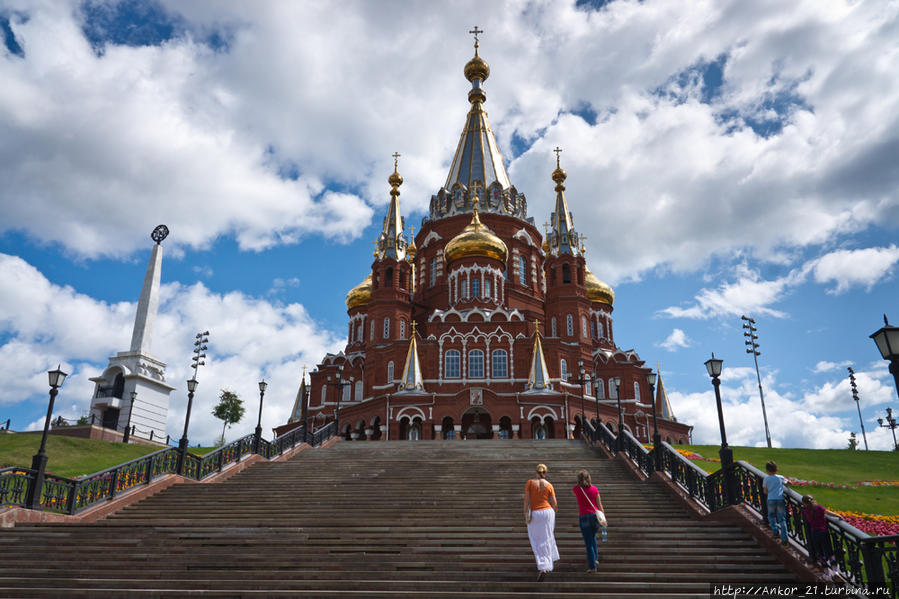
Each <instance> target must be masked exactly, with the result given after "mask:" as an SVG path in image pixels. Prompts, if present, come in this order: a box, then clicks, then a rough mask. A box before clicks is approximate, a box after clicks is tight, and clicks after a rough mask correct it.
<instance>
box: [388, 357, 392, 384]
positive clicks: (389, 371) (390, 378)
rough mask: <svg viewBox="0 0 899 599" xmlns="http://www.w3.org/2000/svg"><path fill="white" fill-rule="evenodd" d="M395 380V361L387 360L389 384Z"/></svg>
mask: <svg viewBox="0 0 899 599" xmlns="http://www.w3.org/2000/svg"><path fill="white" fill-rule="evenodd" d="M392 382H393V361H392V360H391V361H390V362H387V384H388V385H389V384H390V383H392Z"/></svg>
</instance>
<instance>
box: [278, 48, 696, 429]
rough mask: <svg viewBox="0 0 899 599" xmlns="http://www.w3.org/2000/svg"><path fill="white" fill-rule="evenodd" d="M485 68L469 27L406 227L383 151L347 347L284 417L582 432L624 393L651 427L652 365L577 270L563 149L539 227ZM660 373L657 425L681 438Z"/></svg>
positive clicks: (629, 423)
mask: <svg viewBox="0 0 899 599" xmlns="http://www.w3.org/2000/svg"><path fill="white" fill-rule="evenodd" d="M489 74H490V67H489V66H488V64H487V62H485V61H484V60H483V59H482V58H481V57H480V56H478V43H477V41H475V55H474V58H472V59H471V60H470V61H469V62H468V63H467V64H466V65H465V77H466V79H468V81H470V82H471V90H470V91H469V92H468V101H469V102H470V104H471V108H470V110H469V111H468V116H467V117H466V118H465V124H464V126H463V129H462V137H461V139H460V140H459V145H458V147H457V149H456V154H455V156H454V157H453V161H452V166H451V167H450V170H449V175H448V176H447V178H446V183H445V185H444V186H443V187H442V188H441V189H440V190H438V191H437V193H436V195H434V196H432V198H431V206H430V215H429V216H428V217H426V218H424V219H423V220H422V226H421V229H420V230H419V231H418V234H417V235H414V238H413V239H412V241H409V240H408V239H407V237H406V236H405V230H404V221H403V218H402V216H401V215H400V202H399V197H400V186H401V185H402V183H403V178H402V176H400V174H399V172H398V170H397V162H396V158H397V156H398V155H396V154H395V155H394V159H395V160H394V172H393V174H392V175H390V177H389V178H388V183H389V184H390V204H389V207H388V209H387V215H386V217H385V218H384V224H383V227H382V231H381V233H380V235H379V236H378V239H377V250H376V251H375V253H374V261H373V262H372V263H371V274H369V275H368V276H367V277H365V279H364V280H363V281H362V282H361V283H360V284H359V285H358V286H356V287H354V288H353V289H352V290H350V292H349V293H348V294H347V296H346V306H347V314H348V315H349V327H348V339H347V344H346V348H345V349H344V351H343V352H341V353H339V354H337V355H334V354H328V355H326V356H325V357H324V359H323V360H322V362H321V363H320V364H319V365H318V366H317V368H316V369H315V370H314V371H313V372H312V373H311V375H310V384H309V385H308V386H307V385H306V382H305V378H304V381H303V383H302V385H301V389H300V393H299V394H298V401H297V405H296V406H295V407H294V412H293V415H292V417H291V422H298V421H300V420H301V419H303V418H305V419H308V423H309V425H310V427H313V428H318V427H320V426H322V425H324V424H326V423H327V422H330V421H331V420H333V419H334V418H335V417H337V418H338V421H339V431H340V434H341V436H342V437H344V438H346V439H348V440H384V439H390V440H398V439H409V440H415V439H458V440H462V439H474V438H477V439H487V438H503V439H510V438H525V439H528V438H530V439H543V438H566V437H572V436H573V437H578V436H579V435H580V428H581V427H580V422H581V411H582V409H583V411H584V412H585V414H586V418H588V419H597V418H598V419H599V421H601V422H603V423H608V425H609V426H610V427H611V429H612V430H613V431H617V429H618V402H617V401H616V398H617V395H616V394H618V393H620V396H621V402H620V405H621V409H622V411H623V412H624V426H625V428H627V429H628V430H629V431H630V432H631V434H633V435H635V436H636V437H637V438H638V439H640V440H643V441H648V440H649V439H651V436H652V394H651V390H650V386H649V384H648V383H647V379H646V375H647V373H649V372H650V368H647V367H645V366H644V362H643V361H642V360H641V359H640V357H639V356H638V355H637V353H636V352H635V351H633V350H622V349H620V348H619V347H618V345H617V344H616V342H615V335H614V333H613V321H612V306H613V303H614V301H615V294H614V292H613V291H612V288H611V287H609V285H607V284H606V283H603V282H602V281H600V280H599V279H598V278H597V277H596V276H595V275H594V274H593V273H591V272H590V270H589V269H588V268H587V263H586V261H585V260H584V247H583V242H582V239H581V235H580V234H579V233H578V231H577V229H576V228H575V224H574V219H573V217H572V214H571V212H570V211H569V209H568V202H567V200H566V198H565V178H566V173H565V171H564V170H562V168H561V167H560V165H559V158H558V156H559V155H558V150H557V153H556V169H555V170H554V171H552V181H553V182H554V187H553V190H554V192H555V211H554V212H553V213H552V215H551V216H550V223H548V224H547V225H544V226H548V227H550V229H549V230H548V231H546V232H545V234H541V232H540V230H539V229H538V228H537V227H536V226H535V224H534V219H533V218H530V217H528V215H527V201H526V200H525V196H524V194H522V193H521V192H519V191H518V190H517V189H516V188H515V186H514V185H512V182H511V181H510V180H509V175H508V173H507V172H506V168H505V165H504V163H503V158H502V156H501V155H500V152H499V148H498V146H497V144H496V140H495V139H494V136H493V131H492V130H491V128H490V123H489V122H488V120H487V113H486V112H485V111H484V102H485V101H486V93H485V91H484V88H483V83H484V81H485V80H486V79H487V77H488V76H489ZM549 185H550V183H549V181H548V180H547V186H549ZM547 191H548V190H547ZM658 387H659V389H658V393H657V397H658V400H659V401H658V402H657V403H658V404H659V405H658V409H659V420H658V426H659V430H660V432H661V435H662V438H663V439H666V440H670V441H673V442H680V443H683V442H685V441H688V439H689V433H690V428H691V427H689V426H687V425H684V424H681V423H679V422H677V421H676V420H675V419H674V417H673V415H672V413H671V408H670V406H669V404H668V401H667V398H666V396H665V393H664V387H663V386H662V384H661V380H659V384H658ZM304 401H307V402H308V412H307V413H306V414H302V404H303V403H304ZM582 406H583V407H582ZM287 428H288V427H286V426H285V427H279V430H286V429H287Z"/></svg>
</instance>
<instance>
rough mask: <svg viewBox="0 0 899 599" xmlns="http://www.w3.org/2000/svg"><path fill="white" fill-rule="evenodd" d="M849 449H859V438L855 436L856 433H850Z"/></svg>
mask: <svg viewBox="0 0 899 599" xmlns="http://www.w3.org/2000/svg"><path fill="white" fill-rule="evenodd" d="M849 449H850V450H852V451H855V450H856V449H858V439H856V438H855V433H849Z"/></svg>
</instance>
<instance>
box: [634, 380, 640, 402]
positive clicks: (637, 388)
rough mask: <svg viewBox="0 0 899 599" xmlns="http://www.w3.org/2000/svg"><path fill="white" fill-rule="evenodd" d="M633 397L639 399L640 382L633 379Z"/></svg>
mask: <svg viewBox="0 0 899 599" xmlns="http://www.w3.org/2000/svg"><path fill="white" fill-rule="evenodd" d="M634 399H636V400H637V401H640V383H638V382H637V381H634Z"/></svg>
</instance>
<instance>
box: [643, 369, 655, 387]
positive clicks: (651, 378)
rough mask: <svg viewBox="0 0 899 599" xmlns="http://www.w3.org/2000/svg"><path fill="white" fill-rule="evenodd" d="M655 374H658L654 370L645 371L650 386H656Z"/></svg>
mask: <svg viewBox="0 0 899 599" xmlns="http://www.w3.org/2000/svg"><path fill="white" fill-rule="evenodd" d="M657 376H658V375H657V374H656V372H655V371H650V372H648V373H646V382H647V383H649V386H650V387H655V386H656V377H657Z"/></svg>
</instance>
